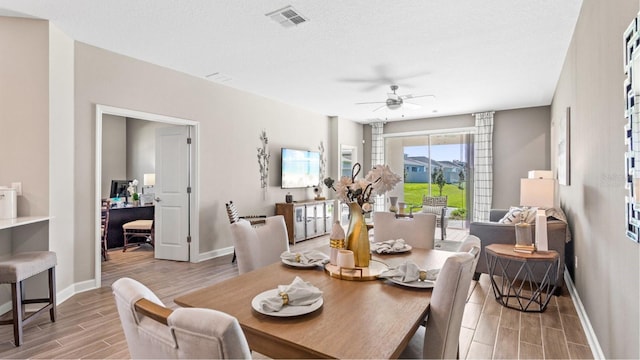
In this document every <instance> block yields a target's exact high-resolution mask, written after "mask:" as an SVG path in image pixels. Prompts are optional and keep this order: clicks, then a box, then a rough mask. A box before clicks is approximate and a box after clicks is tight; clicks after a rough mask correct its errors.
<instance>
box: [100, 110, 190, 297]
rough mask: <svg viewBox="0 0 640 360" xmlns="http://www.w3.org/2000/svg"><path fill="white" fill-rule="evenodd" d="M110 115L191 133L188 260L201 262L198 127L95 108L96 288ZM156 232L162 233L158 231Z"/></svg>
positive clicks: (183, 121)
mask: <svg viewBox="0 0 640 360" xmlns="http://www.w3.org/2000/svg"><path fill="white" fill-rule="evenodd" d="M108 115H113V116H118V117H123V118H130V119H139V120H145V121H148V122H154V123H162V124H166V125H178V126H184V127H186V128H189V129H190V130H191V136H190V137H191V139H192V141H191V143H192V145H191V149H190V150H189V154H188V156H189V160H188V162H189V165H190V166H189V167H190V171H189V177H190V189H189V190H190V191H191V193H190V195H189V199H190V201H188V205H187V213H188V215H187V216H188V229H187V230H188V232H189V239H190V240H191V242H190V243H189V244H188V259H189V261H191V262H197V261H198V254H199V233H198V226H197V224H198V221H199V215H198V214H199V202H198V195H197V194H198V189H199V176H198V168H197V166H196V165H197V164H198V152H199V151H198V144H199V141H198V139H199V123H198V122H196V121H192V120H187V119H180V118H174V117H168V116H164V115H158V114H152V113H145V112H140V111H134V110H128V109H122V108H116V107H111V106H105V105H96V141H95V142H96V158H95V164H96V168H95V176H96V181H95V188H96V191H95V193H96V194H95V204H96V214H97V216H96V238H95V274H96V275H95V276H96V284H97V286H98V287H100V286H101V272H102V253H101V237H100V206H101V199H102V197H103V194H102V191H101V189H102V187H103V184H102V182H103V181H102V168H103V167H102V165H103V153H102V152H103V130H104V125H105V124H104V121H105V118H106V117H107V116H108ZM156 231H159V229H158V228H156Z"/></svg>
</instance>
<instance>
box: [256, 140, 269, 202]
mask: <svg viewBox="0 0 640 360" xmlns="http://www.w3.org/2000/svg"><path fill="white" fill-rule="evenodd" d="M260 141H261V142H262V147H261V148H258V165H259V166H260V187H262V196H263V198H264V200H266V199H267V189H268V188H269V158H270V157H271V155H270V154H269V139H268V138H267V132H266V131H265V130H264V129H262V132H261V133H260Z"/></svg>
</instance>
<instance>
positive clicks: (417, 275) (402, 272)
mask: <svg viewBox="0 0 640 360" xmlns="http://www.w3.org/2000/svg"><path fill="white" fill-rule="evenodd" d="M439 273H440V269H431V270H420V268H419V267H418V265H416V264H415V263H413V262H411V261H407V262H406V263H404V264H402V265H400V266H398V267H397V268H395V269H389V270H387V271H384V272H383V273H382V274H380V275H378V277H381V278H392V279H394V280H397V281H401V282H414V281H418V280H421V281H435V280H436V279H437V278H438V274H439Z"/></svg>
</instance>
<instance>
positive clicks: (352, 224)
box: [347, 202, 371, 267]
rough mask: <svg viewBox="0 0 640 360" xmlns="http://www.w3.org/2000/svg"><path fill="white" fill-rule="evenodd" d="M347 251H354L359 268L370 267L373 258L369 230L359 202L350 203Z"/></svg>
mask: <svg viewBox="0 0 640 360" xmlns="http://www.w3.org/2000/svg"><path fill="white" fill-rule="evenodd" d="M347 249H348V250H351V251H353V257H354V258H355V263H356V266H357V267H368V266H369V259H370V258H371V253H370V251H371V249H370V248H369V229H367V224H366V223H365V221H364V216H363V215H362V208H361V207H360V205H359V204H358V203H357V202H351V203H349V228H348V230H347Z"/></svg>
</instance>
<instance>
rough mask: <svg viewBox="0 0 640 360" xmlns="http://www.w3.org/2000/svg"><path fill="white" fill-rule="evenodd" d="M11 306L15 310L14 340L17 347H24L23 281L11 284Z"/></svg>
mask: <svg viewBox="0 0 640 360" xmlns="http://www.w3.org/2000/svg"><path fill="white" fill-rule="evenodd" d="M11 302H12V304H11V306H12V308H13V338H14V340H15V345H16V346H20V345H22V281H18V282H17V283H12V284H11Z"/></svg>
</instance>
